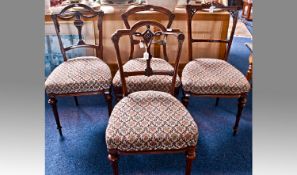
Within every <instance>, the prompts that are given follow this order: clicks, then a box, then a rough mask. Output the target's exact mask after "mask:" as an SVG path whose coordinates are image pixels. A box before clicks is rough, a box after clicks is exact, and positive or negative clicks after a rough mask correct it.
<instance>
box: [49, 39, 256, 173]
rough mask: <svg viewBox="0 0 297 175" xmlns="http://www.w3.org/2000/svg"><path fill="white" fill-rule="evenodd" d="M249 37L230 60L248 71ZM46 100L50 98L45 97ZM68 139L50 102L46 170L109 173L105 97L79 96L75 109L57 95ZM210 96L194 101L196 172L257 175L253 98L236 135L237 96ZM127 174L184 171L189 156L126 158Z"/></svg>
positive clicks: (191, 107)
mask: <svg viewBox="0 0 297 175" xmlns="http://www.w3.org/2000/svg"><path fill="white" fill-rule="evenodd" d="M250 41H251V40H250V39H247V38H235V39H234V42H233V47H232V50H231V54H230V59H229V62H230V63H231V64H233V65H234V66H236V67H237V68H238V69H240V70H241V71H242V72H245V71H246V70H247V66H248V65H247V64H248V56H249V51H248V49H247V48H246V47H245V45H244V43H245V42H250ZM46 99H47V98H46ZM58 100H59V101H58V107H59V108H58V109H59V113H60V119H61V123H62V126H63V133H64V138H60V137H59V134H58V132H57V130H56V125H55V121H54V118H53V114H52V111H51V108H50V106H49V105H48V104H47V101H45V174H46V175H109V174H112V169H111V166H110V164H109V162H108V159H107V151H106V144H105V138H104V136H105V129H106V126H107V121H108V116H107V107H106V104H105V102H104V99H103V97H102V96H88V97H79V103H80V106H79V107H76V106H75V104H74V99H73V98H70V97H66V98H59V99H58ZM214 103H215V100H214V99H210V98H197V97H193V98H191V99H190V105H189V111H190V113H191V114H192V116H193V117H194V119H195V121H196V122H197V123H198V127H199V133H200V135H199V141H198V142H199V143H198V147H197V159H196V160H195V161H194V163H193V170H192V174H193V175H196V174H207V175H232V174H234V175H248V174H252V96H251V94H249V99H248V104H247V106H246V108H245V109H244V112H243V115H242V120H241V122H240V126H239V133H238V135H237V136H236V137H233V136H232V126H233V124H234V121H235V114H236V110H237V100H236V99H222V100H221V101H220V104H219V106H218V107H215V106H214ZM119 167H120V174H122V175H182V174H184V169H185V156H184V154H167V155H137V156H122V157H121V158H120V161H119Z"/></svg>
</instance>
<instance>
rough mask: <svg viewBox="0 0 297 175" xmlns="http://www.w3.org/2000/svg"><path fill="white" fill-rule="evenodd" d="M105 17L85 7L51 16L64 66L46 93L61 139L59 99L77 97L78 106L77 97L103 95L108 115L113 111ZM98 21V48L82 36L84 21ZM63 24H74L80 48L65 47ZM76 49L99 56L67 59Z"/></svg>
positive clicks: (52, 76) (51, 78) (50, 80)
mask: <svg viewBox="0 0 297 175" xmlns="http://www.w3.org/2000/svg"><path fill="white" fill-rule="evenodd" d="M75 8H79V9H80V11H73V10H74V9H75ZM103 16H104V13H103V12H102V11H94V10H93V9H92V8H90V7H89V6H86V5H84V4H71V5H69V6H66V7H65V8H63V9H62V10H61V12H60V13H59V14H52V15H51V18H52V20H53V22H54V26H55V30H56V34H57V37H58V42H59V45H60V50H61V52H62V55H63V59H64V62H63V63H61V64H60V65H59V66H58V67H57V68H55V69H54V70H53V72H52V73H51V74H50V75H49V76H48V78H47V80H46V81H45V90H46V93H47V94H48V96H49V101H48V102H49V104H50V105H51V106H52V110H53V113H54V117H55V121H56V124H57V129H58V130H59V133H60V135H62V127H61V124H60V119H59V114H58V110H57V99H56V97H63V96H74V98H75V103H76V105H78V99H77V96H82V95H97V94H103V95H104V96H105V100H106V102H107V104H108V111H109V114H110V113H111V111H112V96H111V94H110V90H111V89H110V87H111V79H112V77H111V71H110V69H109V67H108V65H107V64H106V63H105V62H103V61H102V55H103V46H102V20H103ZM95 18H98V25H97V28H98V30H99V44H98V45H97V44H87V43H86V42H85V41H84V40H83V36H82V28H83V25H84V20H85V19H95ZM61 21H70V22H71V21H74V22H73V23H74V25H75V27H76V29H77V31H78V37H79V41H78V43H77V44H75V45H71V46H67V47H64V45H63V42H62V39H61V34H60V23H61ZM77 48H91V49H94V50H95V51H96V56H80V57H76V58H71V59H68V58H67V54H66V52H67V51H70V50H73V49H77Z"/></svg>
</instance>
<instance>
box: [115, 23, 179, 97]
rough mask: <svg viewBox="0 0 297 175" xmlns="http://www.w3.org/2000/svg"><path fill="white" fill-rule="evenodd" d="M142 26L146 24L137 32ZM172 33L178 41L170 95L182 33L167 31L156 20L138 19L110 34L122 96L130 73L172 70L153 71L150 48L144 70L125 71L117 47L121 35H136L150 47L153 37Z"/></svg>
mask: <svg viewBox="0 0 297 175" xmlns="http://www.w3.org/2000/svg"><path fill="white" fill-rule="evenodd" d="M143 26H146V27H147V29H146V31H144V32H142V33H140V32H137V30H138V29H139V28H141V27H143ZM152 26H153V27H155V28H158V29H159V31H156V32H154V31H152V30H151V27H152ZM168 35H172V36H175V37H176V38H177V41H178V48H177V57H176V59H175V60H176V61H175V65H174V73H173V78H172V86H171V91H170V93H171V94H172V95H174V94H175V83H176V76H177V72H178V66H179V60H180V54H181V49H182V44H183V41H184V39H185V37H184V35H183V34H182V33H181V32H180V31H179V30H177V29H175V30H174V31H172V32H169V31H167V28H166V27H164V26H163V25H162V24H161V23H158V22H156V21H139V22H137V23H136V24H134V26H133V27H132V28H131V29H121V30H117V31H116V32H115V33H114V34H113V36H112V41H113V43H114V46H115V50H116V54H117V61H118V68H119V71H120V77H121V81H122V90H123V96H127V94H128V90H127V84H126V80H125V78H126V77H128V76H131V75H141V74H143V75H145V76H152V75H157V74H162V75H164V74H167V75H172V71H170V72H166V71H163V72H162V73H161V72H156V71H153V70H152V68H151V65H150V62H151V59H152V54H151V53H150V50H149V49H148V55H149V58H148V60H147V67H146V69H145V70H144V71H137V72H129V73H127V72H125V71H124V69H123V61H122V58H121V53H120V47H119V40H120V38H121V37H123V36H129V37H134V36H137V37H138V38H141V39H140V40H141V42H143V44H144V45H146V47H147V48H150V46H151V44H152V41H153V40H154V38H155V37H160V36H168Z"/></svg>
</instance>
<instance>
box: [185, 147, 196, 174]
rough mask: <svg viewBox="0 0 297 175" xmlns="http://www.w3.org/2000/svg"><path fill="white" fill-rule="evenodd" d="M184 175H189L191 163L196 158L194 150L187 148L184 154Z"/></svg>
mask: <svg viewBox="0 0 297 175" xmlns="http://www.w3.org/2000/svg"><path fill="white" fill-rule="evenodd" d="M186 158H187V162H186V173H185V174H186V175H191V170H192V162H193V160H194V159H195V158H196V152H195V148H189V149H188V150H187V152H186Z"/></svg>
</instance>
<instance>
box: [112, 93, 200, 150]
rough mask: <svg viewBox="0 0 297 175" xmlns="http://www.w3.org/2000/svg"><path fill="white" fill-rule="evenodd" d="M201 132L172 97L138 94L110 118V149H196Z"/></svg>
mask: <svg viewBox="0 0 297 175" xmlns="http://www.w3.org/2000/svg"><path fill="white" fill-rule="evenodd" d="M197 140H198V128H197V125H196V123H195V121H194V120H193V118H192V116H191V115H190V114H189V112H188V111H187V109H186V108H185V107H184V106H183V105H182V104H181V103H180V101H178V100H177V99H176V98H175V97H173V96H172V95H171V94H169V93H165V92H160V91H139V92H134V93H131V94H130V95H129V96H127V97H124V98H123V99H122V100H121V101H120V102H119V103H118V104H117V105H116V106H115V107H114V110H113V112H112V114H111V116H110V119H109V123H108V126H107V130H106V143H107V148H108V149H116V150H119V151H125V152H129V151H130V152H131V151H162V150H176V149H182V148H187V147H190V146H196V144H197Z"/></svg>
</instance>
